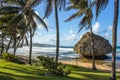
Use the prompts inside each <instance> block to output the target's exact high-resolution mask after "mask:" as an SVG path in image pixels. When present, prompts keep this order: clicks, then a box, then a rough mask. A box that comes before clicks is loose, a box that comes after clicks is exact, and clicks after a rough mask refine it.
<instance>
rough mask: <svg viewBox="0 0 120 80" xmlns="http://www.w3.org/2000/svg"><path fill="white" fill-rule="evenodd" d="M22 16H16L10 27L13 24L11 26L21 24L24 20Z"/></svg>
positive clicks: (10, 22)
mask: <svg viewBox="0 0 120 80" xmlns="http://www.w3.org/2000/svg"><path fill="white" fill-rule="evenodd" d="M22 18H23V17H22V14H18V15H16V16H14V17H13V18H12V19H11V20H10V21H9V23H8V24H9V25H10V24H11V25H17V24H18V23H19V22H20V20H22Z"/></svg>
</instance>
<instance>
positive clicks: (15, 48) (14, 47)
mask: <svg viewBox="0 0 120 80" xmlns="http://www.w3.org/2000/svg"><path fill="white" fill-rule="evenodd" d="M15 53H16V36H15V35H14V52H13V54H14V55H15Z"/></svg>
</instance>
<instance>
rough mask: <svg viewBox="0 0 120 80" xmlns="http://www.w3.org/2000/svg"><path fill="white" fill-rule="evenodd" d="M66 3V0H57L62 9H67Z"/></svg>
mask: <svg viewBox="0 0 120 80" xmlns="http://www.w3.org/2000/svg"><path fill="white" fill-rule="evenodd" d="M65 4H66V0H57V5H58V7H59V10H61V8H63V9H65Z"/></svg>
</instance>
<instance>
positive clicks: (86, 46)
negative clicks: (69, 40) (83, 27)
mask: <svg viewBox="0 0 120 80" xmlns="http://www.w3.org/2000/svg"><path fill="white" fill-rule="evenodd" d="M93 40H94V55H95V57H100V56H104V55H105V54H107V53H111V51H112V46H111V44H110V43H109V41H108V40H106V39H105V38H103V37H101V36H99V35H96V34H93ZM74 51H75V52H76V53H77V54H81V55H82V56H83V57H91V56H92V53H91V51H92V48H91V34H90V32H87V33H86V34H84V35H83V36H82V38H81V39H80V41H79V42H78V43H77V44H75V46H74Z"/></svg>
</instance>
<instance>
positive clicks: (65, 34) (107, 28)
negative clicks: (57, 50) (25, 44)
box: [33, 0, 120, 46]
mask: <svg viewBox="0 0 120 80" xmlns="http://www.w3.org/2000/svg"><path fill="white" fill-rule="evenodd" d="M113 1H114V0H109V3H108V6H107V7H106V9H105V10H103V11H102V12H101V13H100V15H99V17H98V20H97V21H96V20H95V18H94V19H93V21H92V26H93V32H94V33H96V34H98V35H100V36H102V37H104V38H106V39H108V40H109V42H110V43H111V42H112V25H113V17H114V2H113ZM34 10H35V12H36V13H37V14H38V15H39V16H40V17H41V18H43V16H44V13H45V5H44V4H39V5H38V6H37V7H35V8H34ZM119 11H120V10H119ZM75 12H76V11H75V10H71V11H64V10H61V11H58V16H59V29H60V45H61V46H74V45H75V44H76V43H77V42H78V41H79V40H80V38H81V37H82V35H83V34H84V33H86V32H88V31H89V29H88V30H86V29H83V30H82V31H80V32H79V33H78V30H79V26H78V23H79V21H80V18H76V19H74V20H72V21H70V22H65V20H66V19H67V18H68V17H70V16H71V15H72V14H73V13H75ZM94 17H95V16H94ZM44 21H45V23H46V24H47V26H48V31H46V30H45V29H44V28H43V26H42V25H41V24H40V23H37V25H38V28H37V30H36V32H35V36H34V37H33V43H40V44H54V45H55V44H56V27H55V17H54V10H53V12H52V13H51V15H50V16H49V17H48V18H47V19H44ZM118 22H120V17H119V20H118ZM117 45H118V46H120V23H118V29H117Z"/></svg>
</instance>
